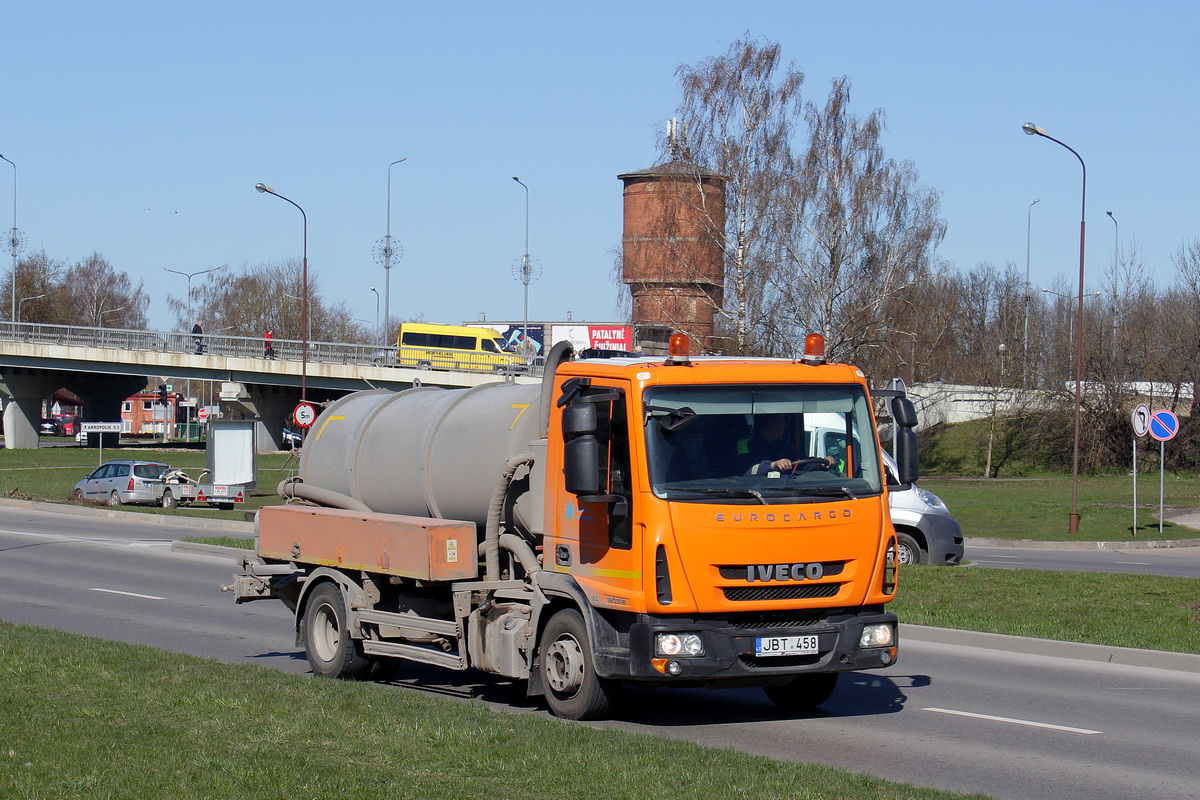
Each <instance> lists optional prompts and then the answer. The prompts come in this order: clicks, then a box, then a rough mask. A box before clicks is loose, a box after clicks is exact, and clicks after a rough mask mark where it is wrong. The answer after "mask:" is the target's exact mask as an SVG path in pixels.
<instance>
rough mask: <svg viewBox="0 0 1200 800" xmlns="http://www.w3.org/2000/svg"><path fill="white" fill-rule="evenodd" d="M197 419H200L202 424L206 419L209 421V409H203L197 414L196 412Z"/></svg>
mask: <svg viewBox="0 0 1200 800" xmlns="http://www.w3.org/2000/svg"><path fill="white" fill-rule="evenodd" d="M196 417H197V418H198V419H199V420H200V421H201V422H204V421H205V420H206V419H208V409H207V408H201V409H200V410H199V411H197V412H196Z"/></svg>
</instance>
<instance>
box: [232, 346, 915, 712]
mask: <svg viewBox="0 0 1200 800" xmlns="http://www.w3.org/2000/svg"><path fill="white" fill-rule="evenodd" d="M689 349H690V343H689V342H688V340H687V338H686V337H684V336H682V335H676V336H674V337H672V339H671V345H670V354H669V355H667V356H666V357H662V356H660V357H658V358H643V357H638V356H635V354H624V355H618V357H589V358H580V359H572V355H573V354H572V352H571V350H570V345H569V344H566V343H561V344H559V345H557V346H556V347H555V348H554V349H553V350H552V351H551V353H550V355H549V356H548V358H547V362H546V365H545V372H544V377H543V378H542V379H541V382H540V384H539V383H536V382H532V379H524V381H523V382H517V381H518V380H520V379H513V378H509V379H508V380H507V381H505V382H497V383H488V384H483V385H479V386H475V387H472V388H467V389H443V388H436V387H430V386H415V387H414V388H411V389H408V390H405V391H400V392H391V391H386V390H372V391H363V392H357V393H354V394H350V395H347V396H345V397H343V398H341V399H339V400H337V401H334V402H333V403H332V404H330V405H328V407H326V408H325V409H324V410H323V411H322V413H321V414H320V416H319V417H318V418H317V419H316V421H315V422H314V424H313V426H312V428H311V429H310V431H309V435H308V438H307V441H306V442H305V445H304V448H303V454H302V456H301V459H300V468H299V473H298V475H297V476H296V477H295V478H294V479H291V480H287V481H284V482H283V483H281V484H280V486H279V493H280V495H281V496H283V497H285V498H287V499H288V500H289V502H288V503H287V504H285V505H279V506H270V507H265V508H262V509H261V510H260V511H259V512H258V517H257V539H256V557H254V558H245V559H243V560H242V564H241V572H240V573H239V574H237V575H235V580H234V583H233V585H231V586H228V587H225V588H227V589H230V590H232V591H233V592H234V593H235V598H236V601H237V602H246V601H250V600H258V599H267V598H276V599H279V600H281V601H283V602H284V603H285V604H286V605H287V606H288V608H289V609H290V610H291V611H293V612H294V615H295V627H296V643H297V646H303V647H304V649H305V652H306V654H307V657H308V661H309V663H310V665H311V668H312V671H313V672H314V673H315V674H317V675H319V676H325V677H338V678H350V679H361V678H367V677H369V676H372V675H376V674H379V672H378V670H379V668H380V666H381V665H385V664H386V663H387V661H388V660H389V659H406V660H410V661H414V662H420V663H424V664H433V665H439V666H442V667H448V668H450V669H456V670H464V669H468V668H473V669H478V670H483V671H485V672H489V673H494V674H496V675H500V676H505V677H508V678H517V679H523V680H525V681H527V686H528V694H529V695H530V696H539V697H544V698H545V702H546V704H547V705H548V707H549V709H550V711H551V712H552V713H553V714H555V715H557V716H560V717H565V718H568V719H598V718H603V717H605V716H607V715H608V714H609V713H610V712H611V709H612V706H613V702H614V700H615V698H616V697H617V693H618V691H619V689H620V688H621V687H622V686H625V685H628V684H646V685H654V686H664V687H665V686H679V687H697V686H701V687H709V688H721V687H746V686H754V687H762V688H763V689H764V690H765V692H766V694H767V696H768V697H769V698H770V699H771V700H772V701H774V702H775V703H777V704H778V705H780V706H783V707H785V708H788V709H797V710H799V709H807V708H811V707H813V706H816V705H819V704H821V703H823V702H825V701H826V700H827V699H829V697H830V695H831V694H832V692H833V691H834V688H835V685H836V683H837V679H838V676H839V675H840V673H842V672H845V671H848V670H864V669H876V668H883V667H887V666H889V665H891V664H893V663H894V662H895V661H896V657H897V650H898V644H899V642H898V637H897V626H896V616H895V615H894V614H892V613H889V612H887V611H886V610H885V607H886V604H887V603H888V602H889V601H890V600H892V599H893V597H894V596H895V592H896V585H897V571H898V566H899V565H898V560H897V548H896V538H895V534H894V531H893V529H892V525H891V522H890V520H889V516H888V508H887V485H886V478H885V470H884V462H883V459H882V457H881V448H880V444H879V436H878V433H877V430H876V421H875V415H874V410H873V406H872V403H873V401H872V397H871V394H870V392H869V390H868V387H867V385H866V381H865V379H864V376H863V373H862V372H861V371H860V370H858V369H856V368H855V367H853V366H849V365H845V364H835V363H827V361H826V359H825V356H824V341H823V339H822V338H821V337H820V336H817V335H810V336H809V337H808V340H807V341H806V345H805V351H804V354H803V356H802V357H800V358H797V359H794V360H788V359H750V358H733V357H716V356H696V357H692V356H691V355H690V354H689ZM595 355H607V354H603V353H601V354H595ZM877 394H878V393H877ZM890 413H891V415H892V417H893V420H894V423H895V425H894V430H895V432H896V436H897V455H898V459H897V460H898V462H899V472H900V475H899V478H900V480H901V481H902V482H904V483H908V482H911V481H913V480H915V479H916V478H917V449H916V436H915V433H914V431H913V426H914V425H915V423H916V415H915V411H914V409H913V407H912V403H911V402H910V401H908V400H907V398H894V399H893V401H892V403H891V412H890ZM816 414H819V415H820V419H821V424H822V427H823V428H829V427H830V426H831V425H835V424H836V425H837V426H838V427H839V429H840V430H841V431H842V432H843V433H844V436H845V439H844V441H845V442H848V443H850V444H849V446H848V447H847V448H846V451H845V452H843V453H840V454H839V457H838V459H837V463H836V464H833V463H831V462H833V461H834V459H831V458H823V457H819V456H812V455H810V454H812V453H815V452H816V451H815V450H814V447H815V443H814V442H812V441H811V430H812V426H811V425H808V426H806V424H805V417H806V415H816ZM766 430H772V431H774V430H781V431H782V435H781V436H779V437H777V438H775V439H774V440H773V441H772V442H771V443H769V444H767V445H764V444H763V442H764V436H763V431H766ZM764 448H765V449H764ZM770 448H774V451H773V452H771V451H770Z"/></svg>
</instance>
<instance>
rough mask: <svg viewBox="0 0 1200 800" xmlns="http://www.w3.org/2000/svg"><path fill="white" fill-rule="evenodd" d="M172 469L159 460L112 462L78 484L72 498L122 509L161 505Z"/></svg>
mask: <svg viewBox="0 0 1200 800" xmlns="http://www.w3.org/2000/svg"><path fill="white" fill-rule="evenodd" d="M168 469H170V467H169V466H168V465H166V464H162V463H160V462H158V461H109V462H108V463H107V464H104V465H103V466H101V467H100V468H99V469H97V470H96V471H95V472H93V473H92V474H91V475H88V476H87V477H86V478H84V479H83V480H81V481H80V482H79V483H77V484H75V491H73V492H72V493H71V497H73V498H75V499H76V500H92V501H95V502H97V503H108V504H109V505H110V506H119V505H121V504H123V503H157V502H158V499H159V497H160V493H159V492H156V491H155V490H156V488H157V487H160V486H161V485H162V475H163V473H164V472H166V471H167V470H168Z"/></svg>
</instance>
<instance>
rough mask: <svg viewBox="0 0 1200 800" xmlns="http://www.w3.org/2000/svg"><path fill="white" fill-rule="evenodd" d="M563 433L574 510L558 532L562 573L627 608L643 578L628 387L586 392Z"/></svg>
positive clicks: (569, 409)
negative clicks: (636, 539)
mask: <svg viewBox="0 0 1200 800" xmlns="http://www.w3.org/2000/svg"><path fill="white" fill-rule="evenodd" d="M564 397H565V395H564ZM563 436H564V440H565V441H564V469H563V472H564V482H565V488H566V491H567V494H566V502H567V503H568V504H570V503H572V502H573V503H574V507H575V508H574V513H573V514H572V513H571V512H570V510H569V507H568V511H567V513H566V514H565V515H564V516H565V517H566V518H565V519H563V520H562V522H563V524H562V525H560V527H559V537H560V538H559V540H558V541H557V544H556V545H555V551H554V554H553V557H554V564H555V569H557V570H559V571H565V572H570V573H572V574H573V575H575V576H576V578H577V579H578V580H579V581H580V583H581V584H584V585H587V584H591V587H590V588H589V592H588V593H589V596H591V597H592V598H593V602H596V601H597V600H599V601H601V602H602V603H603V602H607V603H616V604H620V603H619V599H620V598H621V597H622V596H627V595H628V594H629V593H631V592H636V591H637V590H638V587H639V582H640V578H641V573H640V569H639V562H638V559H637V557H636V555H635V550H636V548H635V547H634V531H635V526H634V524H633V519H634V493H633V481H632V476H631V472H632V465H631V456H630V438H629V437H630V429H629V410H628V406H627V392H626V391H625V389H624V388H623V387H621V386H618V385H613V384H609V385H604V384H600V383H598V382H596V383H589V384H588V385H587V386H586V387H583V388H582V389H581V390H580V391H579V392H578V393H577V394H575V396H574V397H573V398H572V399H571V400H570V401H569V403H568V404H567V406H566V408H564V409H563ZM572 495H573V497H572Z"/></svg>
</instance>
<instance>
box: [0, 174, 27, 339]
mask: <svg viewBox="0 0 1200 800" xmlns="http://www.w3.org/2000/svg"><path fill="white" fill-rule="evenodd" d="M0 160H3V161H7V162H8V163H9V164H12V168H13V226H12V230H11V231H9V232H8V247H9V250H11V251H12V260H13V263H12V311H11V316H9V319H10V320H12V321H13V322H16V321H17V256H18V255H20V253H21V251H22V250H24V249H25V248H24V242H23V241H22V236H21V231H20V230H18V229H17V165H16V164H13V162H12V160H11V159H8V158H5V157H4V156H2V155H0Z"/></svg>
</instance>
